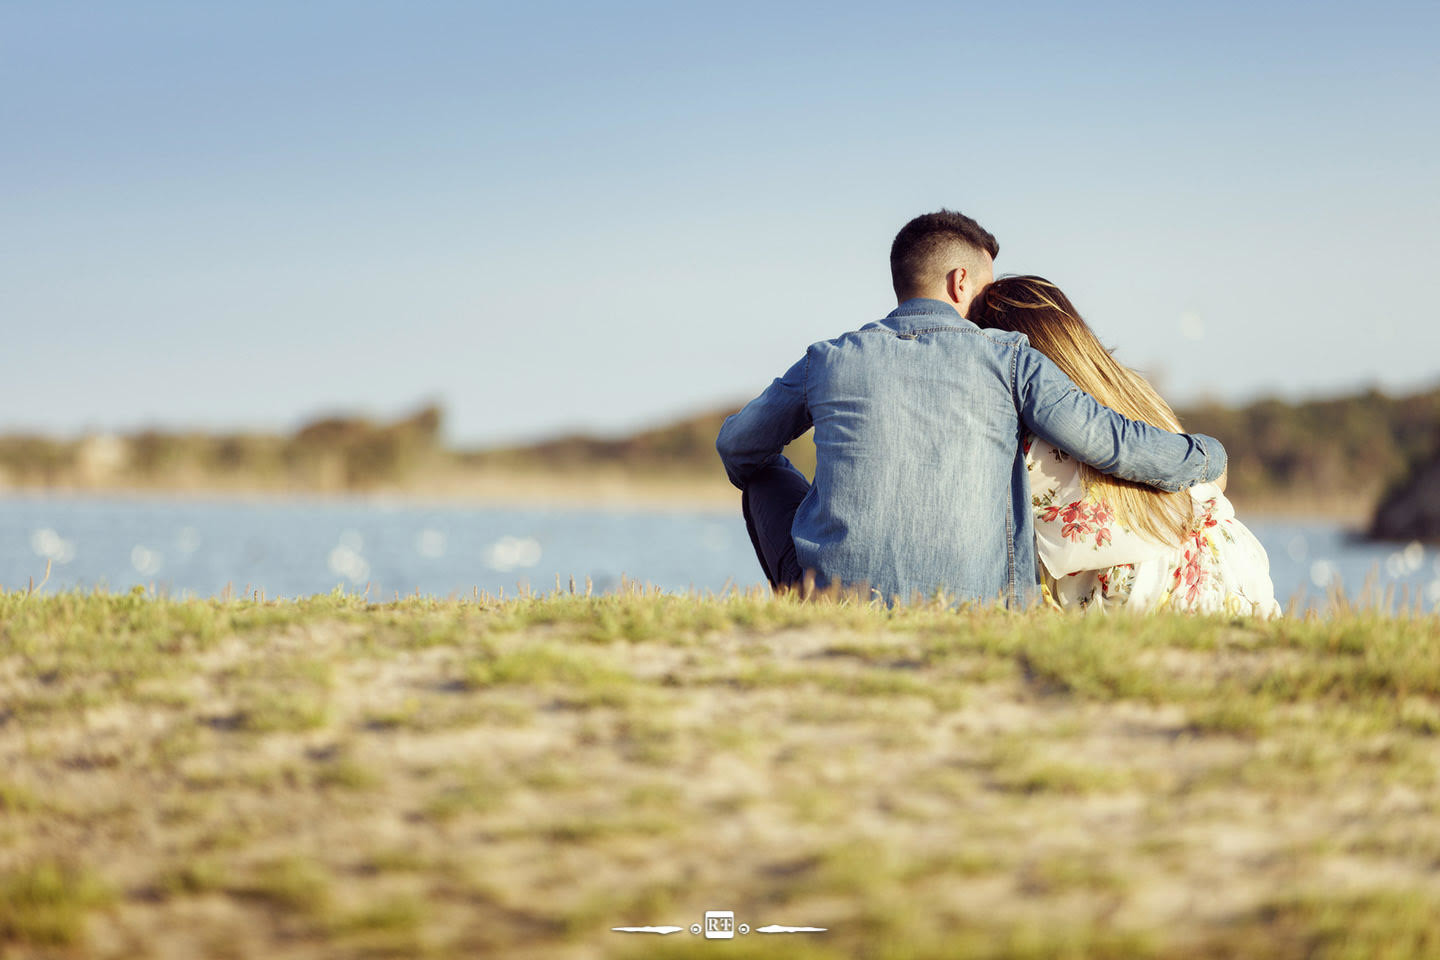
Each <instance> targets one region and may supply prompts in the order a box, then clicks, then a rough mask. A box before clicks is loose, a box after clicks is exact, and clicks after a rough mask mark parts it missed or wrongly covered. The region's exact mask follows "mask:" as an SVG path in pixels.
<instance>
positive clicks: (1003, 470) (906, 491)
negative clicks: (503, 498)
mask: <svg viewBox="0 0 1440 960" xmlns="http://www.w3.org/2000/svg"><path fill="white" fill-rule="evenodd" d="M812 425H813V426H814V428H815V458H816V464H815V478H814V482H813V484H812V486H811V488H810V492H809V493H808V494H806V496H805V499H804V500H803V501H802V502H801V504H800V507H799V509H798V510H797V511H796V513H795V523H794V526H793V527H792V530H791V532H792V535H793V537H794V539H795V555H796V559H797V560H798V561H799V563H800V566H801V568H803V569H806V570H813V571H815V580H816V584H817V585H818V586H822V587H823V586H826V585H828V584H831V583H837V582H838V583H839V584H842V585H845V586H856V585H861V584H868V586H869V588H870V589H871V591H872V595H873V594H875V593H878V595H879V596H880V597H881V598H882V599H885V600H891V599H893V598H894V597H896V596H898V597H899V598H900V599H901V600H909V599H910V598H911V596H912V594H913V593H914V592H916V591H918V592H919V593H920V594H922V595H924V596H927V597H928V596H931V595H933V594H934V593H935V591H936V590H943V591H944V592H945V593H947V594H949V595H951V596H954V597H957V598H958V599H961V600H964V599H979V600H983V601H991V600H1002V601H1005V602H1008V603H1009V604H1012V605H1015V604H1018V603H1020V602H1022V601H1024V602H1031V601H1033V600H1034V599H1035V598H1036V596H1037V586H1036V583H1037V579H1038V578H1037V576H1036V567H1035V535H1034V528H1033V525H1032V518H1031V507H1030V486H1029V480H1028V479H1027V476H1026V471H1025V460H1024V455H1023V453H1022V452H1021V449H1020V439H1021V435H1022V433H1023V432H1024V431H1025V430H1027V429H1028V430H1030V431H1031V432H1033V433H1034V434H1035V435H1036V436H1039V437H1041V438H1042V439H1044V440H1047V441H1049V443H1050V444H1051V445H1052V446H1055V447H1057V448H1059V449H1061V450H1065V451H1067V452H1069V453H1071V454H1072V455H1074V456H1075V457H1076V458H1077V459H1079V460H1082V461H1084V462H1086V463H1089V464H1091V465H1092V466H1094V467H1096V468H1097V469H1099V470H1101V471H1103V472H1105V473H1110V474H1114V475H1115V476H1117V477H1123V478H1126V479H1129V480H1138V481H1140V482H1142V483H1147V484H1150V485H1151V486H1155V487H1159V488H1160V489H1162V490H1182V489H1185V488H1186V487H1189V486H1191V485H1193V484H1195V483H1200V482H1202V481H1208V480H1215V479H1217V478H1218V477H1219V476H1220V474H1221V473H1222V472H1223V471H1224V469H1225V448H1224V447H1222V446H1221V445H1220V442H1219V441H1218V440H1216V439H1214V438H1213V437H1207V436H1205V435H1203V434H1198V433H1196V434H1174V433H1170V432H1168V431H1165V430H1160V429H1158V428H1156V427H1152V426H1150V425H1148V424H1145V423H1140V422H1138V421H1134V420H1127V419H1126V418H1125V417H1122V416H1121V415H1119V414H1118V413H1115V412H1114V411H1113V410H1111V409H1110V408H1108V407H1105V406H1102V405H1101V404H1100V403H1098V402H1097V401H1096V400H1095V399H1094V398H1093V397H1091V396H1090V395H1089V394H1088V393H1086V392H1085V391H1083V390H1081V389H1080V388H1079V387H1077V386H1076V385H1075V384H1074V382H1073V381H1071V380H1070V378H1069V377H1067V376H1066V375H1065V374H1064V373H1063V372H1062V371H1061V370H1060V368H1059V367H1057V366H1056V365H1055V364H1054V363H1053V362H1052V361H1051V360H1050V359H1049V358H1048V357H1046V356H1045V355H1044V354H1042V353H1041V352H1040V351H1038V350H1036V349H1035V348H1034V347H1032V346H1030V342H1029V339H1028V338H1027V337H1026V336H1025V335H1024V334H1020V333H1011V332H1008V331H1000V330H982V329H980V328H979V327H977V326H976V325H975V324H973V323H971V322H970V321H969V320H966V319H965V318H963V317H961V316H960V314H959V313H958V312H957V311H956V310H955V308H954V307H952V306H951V305H950V304H948V303H945V302H944V301H940V300H931V299H925V298H916V299H912V300H907V301H905V302H904V303H902V304H900V306H899V307H897V308H896V309H895V310H894V311H892V312H891V313H890V315H889V316H887V317H886V318H885V319H883V320H880V321H877V322H875V323H869V324H866V325H865V326H863V327H861V328H860V329H859V330H856V331H853V332H851V333H847V334H845V335H844V336H840V337H836V338H835V339H834V340H825V341H822V342H820V343H814V344H811V345H810V347H809V349H808V350H806V351H805V356H804V357H802V358H801V359H800V360H799V361H798V362H796V363H795V365H794V366H792V367H791V368H790V369H789V370H788V371H786V373H785V375H784V376H782V377H780V378H779V379H777V380H775V381H774V382H773V383H771V384H770V386H769V387H768V388H766V390H765V392H764V393H762V394H760V396H758V397H756V398H755V399H754V400H752V401H750V403H748V404H747V405H746V406H745V408H744V409H743V410H741V411H740V412H739V413H736V414H734V415H733V416H731V417H729V418H728V419H726V421H725V423H724V425H723V426H722V427H721V428H720V435H719V437H718V438H717V439H716V443H715V446H716V449H717V450H718V451H719V453H720V459H721V460H722V461H724V464H725V472H726V473H727V474H728V475H729V477H730V482H731V483H733V484H735V486H737V487H740V488H741V489H744V487H745V482H746V479H747V478H748V477H749V476H750V475H751V474H753V473H754V472H755V471H756V470H758V469H760V468H762V467H765V466H769V465H772V464H780V465H782V466H785V467H788V468H789V469H792V470H793V469H795V468H794V466H793V465H791V464H790V462H789V461H788V460H787V459H786V458H785V457H784V456H783V455H782V454H781V452H780V451H781V450H782V448H783V447H784V446H785V444H787V443H789V442H790V441H791V440H793V439H795V438H796V437H798V436H799V435H800V434H802V433H804V432H805V431H806V430H807V429H809V428H810V427H811V426H812Z"/></svg>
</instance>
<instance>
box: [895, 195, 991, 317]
mask: <svg viewBox="0 0 1440 960" xmlns="http://www.w3.org/2000/svg"><path fill="white" fill-rule="evenodd" d="M957 247H968V248H969V249H970V250H971V251H974V253H975V254H977V255H978V253H979V251H981V250H984V251H986V252H987V253H989V254H990V257H991V259H992V260H993V259H994V258H995V256H996V255H997V254H999V252H1000V244H998V243H996V242H995V237H994V236H992V235H991V233H990V231H989V230H986V229H985V228H984V227H982V226H980V224H978V223H976V222H975V221H974V220H972V219H971V218H969V217H967V216H965V214H963V213H956V212H955V211H954V210H944V209H942V210H940V211H939V212H937V213H926V214H922V215H921V216H918V217H916V218H915V219H914V220H911V221H910V222H909V223H907V224H905V226H903V227H901V228H900V232H899V233H897V234H895V242H894V243H893V244H891V245H890V280H891V282H892V283H893V284H894V285H895V296H897V297H899V298H900V299H902V300H904V299H907V298H909V297H911V296H914V295H915V294H916V293H917V292H918V291H920V290H924V289H925V288H926V287H928V286H929V285H930V284H931V283H933V282H934V281H935V280H936V279H938V278H939V276H941V275H943V274H945V273H946V272H948V270H947V269H946V264H947V261H949V260H951V259H953V257H954V255H955V253H956V252H957V250H956V248H957Z"/></svg>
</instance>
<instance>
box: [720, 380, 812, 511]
mask: <svg viewBox="0 0 1440 960" xmlns="http://www.w3.org/2000/svg"><path fill="white" fill-rule="evenodd" d="M808 363H809V354H808V352H807V354H806V355H805V356H804V357H801V358H800V359H799V360H797V361H796V362H795V364H794V365H793V366H791V367H790V369H789V370H787V371H785V375H784V376H781V377H777V378H776V379H775V380H774V382H772V383H771V384H770V386H768V387H766V388H765V392H764V393H762V394H760V396H758V397H756V398H755V399H754V400H751V401H750V402H749V403H747V404H746V405H745V406H744V408H743V409H742V410H740V412H739V413H734V414H731V415H730V416H729V417H726V418H725V423H724V424H722V425H721V427H720V434H719V436H717V437H716V438H715V450H716V452H717V453H719V454H720V460H721V462H722V463H724V464H725V475H726V476H728V477H729V478H730V482H731V483H733V484H734V485H735V486H737V487H739V488H740V489H742V490H743V489H745V483H746V482H747V481H748V480H749V479H750V477H751V476H752V475H753V474H754V473H755V472H756V471H757V470H760V469H761V468H763V467H767V466H770V465H771V464H774V463H778V462H780V461H781V460H784V457H782V456H781V455H780V451H781V450H783V449H785V445H786V444H787V443H789V442H790V441H791V440H794V439H795V438H796V437H798V436H800V434H802V433H804V432H805V431H806V430H809V429H810V426H811V423H812V420H811V417H810V408H809V406H808V405H807V404H806V402H805V373H806V370H807V368H808Z"/></svg>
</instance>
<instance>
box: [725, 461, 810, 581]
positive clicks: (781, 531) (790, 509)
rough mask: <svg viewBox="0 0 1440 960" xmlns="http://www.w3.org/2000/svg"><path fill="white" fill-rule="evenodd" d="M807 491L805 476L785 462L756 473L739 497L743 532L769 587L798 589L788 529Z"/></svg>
mask: <svg viewBox="0 0 1440 960" xmlns="http://www.w3.org/2000/svg"><path fill="white" fill-rule="evenodd" d="M809 491H810V482H809V481H808V480H806V479H805V475H804V474H803V473H801V472H800V471H799V470H797V469H795V468H794V467H793V466H791V465H790V463H789V462H788V461H787V462H785V463H784V464H777V465H775V466H770V467H764V468H762V469H760V470H757V471H756V472H755V473H754V475H753V476H751V477H750V480H749V482H748V483H746V484H745V489H744V490H743V491H742V492H741V494H740V511H741V512H742V513H744V514H745V529H746V530H747V531H749V533H750V542H751V543H752V544H754V545H755V556H756V557H757V558H759V560H760V569H761V570H764V571H765V579H767V580H769V581H770V586H772V587H775V588H779V587H783V586H798V585H799V584H800V581H801V578H802V577H803V576H804V571H802V570H801V569H800V563H799V561H797V560H796V559H795V541H794V539H792V538H791V536H790V527H791V526H792V525H793V524H794V522H795V510H796V509H797V508H798V507H799V506H800V501H801V500H804V499H805V494H806V493H808V492H809Z"/></svg>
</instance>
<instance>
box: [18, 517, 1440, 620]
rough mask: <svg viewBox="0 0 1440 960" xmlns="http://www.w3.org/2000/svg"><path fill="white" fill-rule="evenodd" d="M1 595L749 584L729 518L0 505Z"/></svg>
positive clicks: (1279, 528) (1437, 594)
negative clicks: (139, 589) (32, 587)
mask: <svg viewBox="0 0 1440 960" xmlns="http://www.w3.org/2000/svg"><path fill="white" fill-rule="evenodd" d="M1250 526H1251V529H1252V530H1254V532H1255V534H1256V536H1258V537H1259V538H1260V541H1261V542H1262V543H1263V544H1264V545H1265V548H1266V551H1267V552H1268V553H1269V556H1270V566H1271V576H1272V578H1273V579H1274V581H1275V589H1276V596H1277V597H1279V598H1280V600H1281V602H1282V603H1284V602H1287V601H1288V600H1289V599H1290V598H1291V597H1292V596H1295V595H1297V594H1300V593H1304V594H1307V595H1308V596H1309V597H1310V598H1311V599H1312V600H1319V599H1320V598H1322V597H1323V595H1324V594H1325V592H1326V590H1327V589H1329V588H1330V587H1331V586H1332V585H1333V584H1334V583H1335V582H1336V580H1337V578H1338V579H1339V581H1340V582H1341V583H1342V584H1343V585H1344V587H1345V589H1346V591H1347V592H1348V593H1349V594H1350V595H1351V597H1352V598H1353V597H1355V596H1356V595H1357V594H1358V593H1359V590H1360V588H1361V586H1362V585H1363V584H1364V583H1365V581H1366V580H1367V578H1373V580H1374V582H1375V583H1376V585H1378V586H1379V588H1380V589H1381V590H1384V589H1385V588H1387V587H1394V588H1395V589H1396V591H1397V593H1398V592H1400V591H1401V590H1408V591H1409V592H1410V595H1411V596H1416V595H1419V596H1422V597H1423V598H1424V601H1425V606H1426V608H1427V609H1437V608H1440V551H1436V550H1434V549H1428V548H1426V547H1425V546H1424V545H1422V544H1420V543H1410V544H1371V543H1362V542H1358V541H1356V540H1355V539H1353V538H1352V537H1351V536H1350V535H1349V534H1348V533H1347V532H1346V531H1345V530H1344V529H1343V528H1342V527H1340V526H1339V525H1337V524H1334V523H1327V522H1324V521H1308V522H1307V521H1274V522H1266V521H1256V522H1254V523H1251V524H1250ZM0 544H3V545H4V547H3V550H0V585H3V586H4V587H6V588H9V589H15V588H24V587H26V586H27V585H28V584H29V583H30V582H31V581H32V580H33V581H34V582H39V581H40V580H41V579H42V578H43V577H44V572H45V568H46V564H47V562H48V563H49V565H50V579H49V581H48V582H47V583H46V589H47V591H54V590H67V589H73V588H77V587H78V588H83V589H88V588H92V587H97V586H98V587H102V588H106V589H111V590H127V589H129V588H131V587H132V586H134V585H136V584H140V585H143V586H145V587H147V588H152V587H153V588H154V589H155V590H156V591H157V592H161V593H166V594H169V595H174V596H184V595H195V596H217V595H221V594H223V593H225V591H226V590H227V589H228V590H231V591H234V592H236V593H238V592H241V591H245V590H247V589H248V590H250V591H255V590H263V591H264V592H265V594H266V596H269V597H277V596H305V595H309V594H315V593H328V592H330V591H332V590H334V589H335V588H336V587H337V586H338V587H343V588H344V589H345V590H347V591H351V592H359V591H363V590H366V589H367V588H368V590H369V591H370V595H371V596H372V597H374V598H376V599H379V598H383V597H388V596H393V594H394V593H395V592H397V591H398V592H399V593H401V594H411V593H414V592H415V591H417V590H418V591H419V592H420V593H421V594H427V595H432V596H439V597H448V596H455V595H470V594H471V593H472V592H473V591H475V590H479V591H482V592H487V593H491V594H497V593H499V592H500V591H501V590H504V591H505V592H506V593H507V594H510V593H514V592H516V591H517V590H519V589H524V588H526V587H529V588H530V589H534V590H537V591H545V590H549V589H552V588H553V587H554V585H555V581H556V577H557V576H558V577H559V579H560V581H561V582H562V583H563V584H565V585H566V586H567V587H568V584H569V581H570V579H571V578H572V577H573V578H574V579H575V580H576V581H577V583H582V584H583V583H584V582H585V581H586V579H587V578H588V579H589V580H590V582H591V584H592V585H593V588H594V589H595V590H597V591H605V590H610V589H614V588H615V587H616V586H618V585H619V584H620V582H621V578H622V576H624V577H627V578H629V579H630V580H634V581H639V582H642V583H650V584H654V585H656V586H659V587H661V588H662V589H664V590H670V591H685V590H689V589H692V588H693V589H696V590H701V591H705V590H710V591H717V592H718V591H720V590H723V589H724V588H725V587H726V586H727V585H734V586H739V587H746V586H750V585H753V584H757V583H759V582H761V576H760V572H759V567H758V565H757V563H756V560H755V554H754V551H753V549H752V548H751V546H750V541H749V539H748V538H747V537H746V535H745V528H744V525H743V523H742V521H741V520H740V517H739V515H738V511H737V512H728V511H695V512H653V511H644V510H602V509H566V508H538V507H537V508H496V507H474V506H460V505H453V504H446V505H420V504H413V503H399V502H390V501H377V500H364V499H353V500H290V501H254V502H247V501H214V502H210V501H199V500H184V501H164V500H160V499H123V498H113V497H80V496H53V495H44V496H42V495H33V496H13V495H12V496H9V497H5V498H0Z"/></svg>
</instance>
